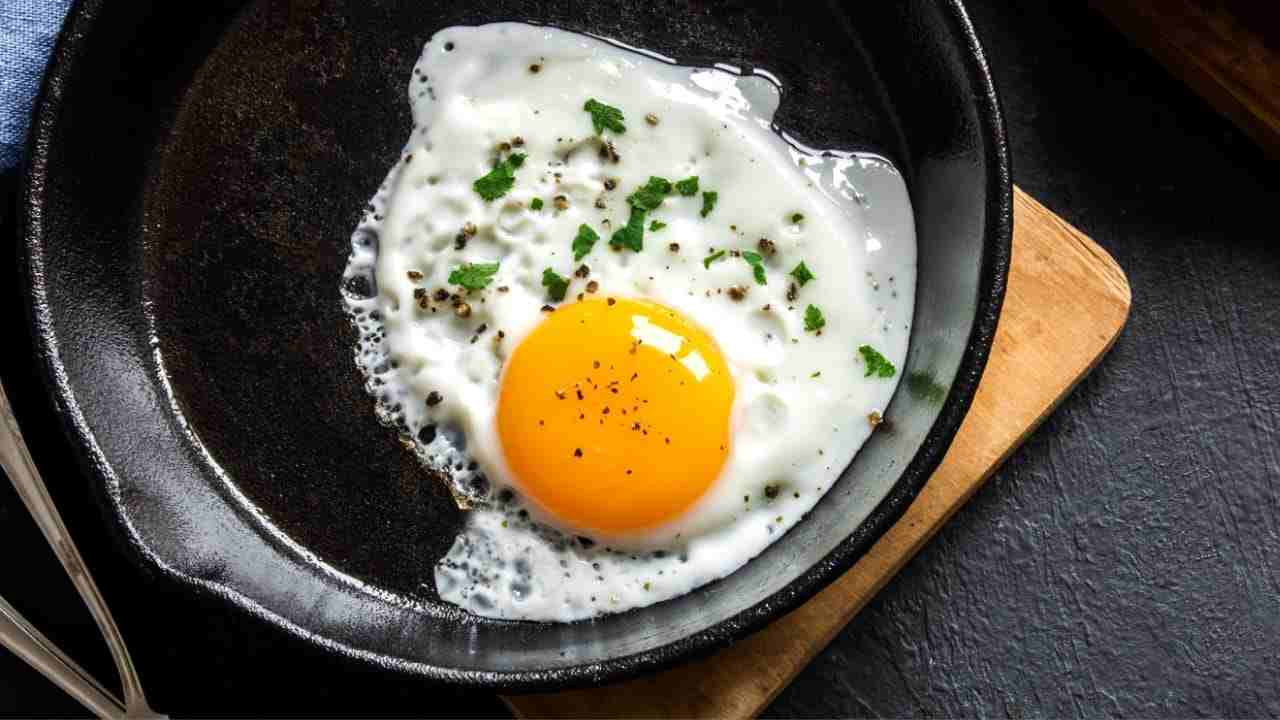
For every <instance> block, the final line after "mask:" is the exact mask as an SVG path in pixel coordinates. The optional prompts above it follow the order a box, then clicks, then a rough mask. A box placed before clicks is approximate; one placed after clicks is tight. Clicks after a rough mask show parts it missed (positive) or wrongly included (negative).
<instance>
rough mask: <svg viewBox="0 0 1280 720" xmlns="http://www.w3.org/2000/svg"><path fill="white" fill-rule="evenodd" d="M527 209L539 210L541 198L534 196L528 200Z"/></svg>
mask: <svg viewBox="0 0 1280 720" xmlns="http://www.w3.org/2000/svg"><path fill="white" fill-rule="evenodd" d="M529 209H530V210H541V209H542V198H534V199H532V200H530V201H529Z"/></svg>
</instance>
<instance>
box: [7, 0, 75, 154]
mask: <svg viewBox="0 0 1280 720" xmlns="http://www.w3.org/2000/svg"><path fill="white" fill-rule="evenodd" d="M71 1H72V0H0V172H8V171H9V170H11V169H13V168H14V167H16V166H17V165H18V163H20V162H21V161H22V155H23V152H24V148H25V146H26V143H27V126H28V125H29V124H30V122H31V106H32V104H34V103H35V100H36V94H37V93H38V92H40V79H41V78H42V77H43V76H44V68H45V65H46V64H48V62H49V53H51V52H53V44H54V41H55V40H57V37H58V29H59V28H61V27H62V20H63V18H65V17H66V15H67V10H68V8H70V7H71Z"/></svg>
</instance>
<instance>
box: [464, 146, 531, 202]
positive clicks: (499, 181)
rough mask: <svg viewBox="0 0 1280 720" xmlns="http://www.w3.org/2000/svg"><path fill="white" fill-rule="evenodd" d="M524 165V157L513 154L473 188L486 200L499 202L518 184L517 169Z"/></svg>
mask: <svg viewBox="0 0 1280 720" xmlns="http://www.w3.org/2000/svg"><path fill="white" fill-rule="evenodd" d="M523 164H524V155H522V154H520V153H512V154H511V155H510V156H509V157H508V158H507V159H506V160H503V161H502V162H499V163H498V164H497V166H496V167H494V168H493V170H490V171H489V174H488V175H485V176H484V177H482V178H479V179H478V180H476V181H475V182H474V183H472V184H471V187H472V188H474V189H475V191H476V193H478V194H479V195H480V197H482V198H484V199H485V200H497V199H498V198H500V197H502V196H503V195H506V194H507V193H508V192H509V191H510V190H511V187H512V186H513V185H515V184H516V168H518V167H520V166H521V165H523Z"/></svg>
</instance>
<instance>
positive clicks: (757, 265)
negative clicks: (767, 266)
mask: <svg viewBox="0 0 1280 720" xmlns="http://www.w3.org/2000/svg"><path fill="white" fill-rule="evenodd" d="M742 259H743V260H746V261H747V264H748V265H750V266H751V274H752V275H754V276H755V278H756V284H757V285H766V284H768V283H766V282H765V279H764V258H762V257H760V253H755V252H751V251H750V250H743V251H742Z"/></svg>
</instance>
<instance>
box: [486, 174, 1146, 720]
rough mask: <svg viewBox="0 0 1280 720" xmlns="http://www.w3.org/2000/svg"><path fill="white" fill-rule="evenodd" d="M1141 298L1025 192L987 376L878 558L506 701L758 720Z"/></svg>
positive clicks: (1105, 345) (534, 710)
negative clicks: (719, 636) (657, 666)
mask: <svg viewBox="0 0 1280 720" xmlns="http://www.w3.org/2000/svg"><path fill="white" fill-rule="evenodd" d="M1129 302H1130V293H1129V283H1128V281H1127V280H1126V279H1125V276H1124V273H1123V272H1122V271H1121V270H1120V267H1119V266H1118V265H1116V263H1115V261H1114V260H1113V259H1112V258H1111V256H1110V255H1108V254H1107V253H1106V251H1104V250H1103V249H1102V248H1100V247H1098V246H1097V245H1096V244H1095V243H1094V242H1093V241H1092V240H1090V239H1089V238H1088V237H1086V236H1085V235H1083V234H1082V233H1080V232H1079V231H1078V230H1076V229H1075V228H1074V227H1072V226H1071V225H1069V224H1067V223H1066V222H1065V221H1063V220H1062V219H1061V218H1059V217H1058V216H1057V215H1054V214H1053V213H1052V212H1050V211H1049V210H1048V209H1046V208H1045V207H1044V206H1043V205H1040V204H1039V203H1038V202H1036V201H1035V200H1033V199H1032V198H1031V197H1030V196H1028V195H1026V194H1025V193H1023V192H1022V191H1021V190H1016V191H1015V195H1014V237H1013V265H1012V268H1011V269H1010V273H1009V287H1008V293H1007V295H1006V298H1005V304H1004V310H1003V312H1002V314H1001V317H1000V323H999V326H998V327H997V329H996V339H995V344H994V345H993V346H992V350H991V358H990V360H989V361H988V364H987V370H986V374H985V375H984V381H983V382H982V384H981V385H980V386H979V388H978V392H977V395H976V396H975V397H974V401H973V406H972V408H971V409H970V410H969V414H968V415H967V416H966V418H965V421H964V424H963V425H961V427H960V432H959V433H958V434H957V435H956V438H955V441H954V442H953V443H952V445H951V448H950V450H949V451H948V452H947V455H946V457H945V458H944V459H943V462H942V464H941V465H940V466H939V467H938V470H937V471H936V472H935V473H934V475H933V477H932V478H930V479H929V482H928V484H927V485H926V486H925V488H924V490H923V491H922V492H921V493H920V496H919V497H918V498H916V501H915V502H914V503H913V504H912V505H911V507H910V508H908V510H907V512H906V514H904V515H903V517H902V518H901V519H900V520H899V521H898V522H897V524H895V525H894V526H893V527H892V528H890V530H889V532H887V533H886V534H885V535H884V537H882V538H881V539H880V540H879V542H877V543H876V544H875V545H874V546H873V547H872V548H871V551H870V552H868V553H867V554H866V556H864V557H863V558H862V559H861V560H859V561H858V563H857V564H856V565H855V566H854V567H853V568H852V569H850V570H849V571H848V572H847V573H845V574H844V575H843V576H841V577H840V578H839V579H838V580H836V581H835V582H834V583H832V584H831V585H830V586H829V587H827V588H826V589H825V590H823V591H822V592H821V593H819V594H818V595H816V596H815V597H814V598H812V599H811V600H809V602H807V603H805V604H804V605H803V606H801V607H800V608H799V609H797V610H795V611H794V612H792V613H790V614H789V615H786V616H785V617H783V618H781V619H780V620H778V621H777V622H775V623H773V624H771V625H770V626H768V627H767V628H765V629H764V630H762V631H761V632H759V633H757V634H755V635H753V636H751V637H748V638H745V639H743V640H741V641H740V642H738V643H737V644H736V645H734V646H732V647H730V648H728V649H726V650H724V651H722V652H720V653H718V654H716V655H713V656H711V657H708V658H705V659H702V660H698V661H694V662H692V663H689V664H686V665H682V666H680V667H677V668H674V669H672V670H668V671H666V672H663V673H659V674H656V675H651V676H648V677H643V678H639V679H636V680H632V681H628V682H625V683H619V684H616V685H610V686H604V687H599V688H591V689H587V690H575V691H569V692H562V693H556V694H546V695H523V696H512V697H507V698H504V700H506V702H507V704H508V705H509V706H510V707H511V709H512V711H513V712H514V713H515V714H516V715H517V716H518V717H594V718H612V717H618V718H622V717H663V718H749V717H754V716H755V715H756V714H758V713H759V712H760V711H761V710H762V709H763V708H764V707H765V706H766V705H768V703H769V702H770V701H771V700H772V699H773V698H774V696H776V695H777V694H778V692H779V691H780V690H781V689H782V688H783V687H785V686H786V685H787V683H789V682H790V681H791V679H792V678H794V677H795V675H796V673H798V672H800V670H801V669H802V668H803V667H804V666H805V665H806V664H807V663H808V662H809V661H810V660H811V659H812V658H813V656H814V655H816V654H817V653H818V652H820V651H821V650H822V649H823V648H824V647H826V645H827V644H828V643H829V642H830V641H831V639H832V638H833V637H834V636H835V634H836V633H837V632H839V631H840V629H841V628H843V627H844V626H845V625H846V624H847V623H848V622H849V620H850V619H852V618H853V616H854V614H855V613H857V612H858V610H860V609H861V608H862V606H863V605H865V604H866V603H867V601H868V600H870V599H871V598H872V597H873V596H874V595H875V594H876V592H878V591H879V590H880V588H882V587H883V586H884V584H885V583H886V582H888V581H889V578H891V577H893V575H894V574H895V573H896V572H897V571H898V570H899V569H900V568H901V567H902V566H903V565H905V564H906V563H907V561H908V560H910V559H911V557H912V556H914V555H915V554H916V552H917V551H918V550H919V549H920V548H921V547H922V546H923V545H924V544H925V543H926V542H927V541H928V540H929V538H931V537H932V536H933V535H934V533H936V532H937V531H938V528H940V527H941V526H942V524H943V523H945V522H946V521H947V519H948V518H950V517H951V515H952V514H953V513H954V512H955V511H956V510H957V509H958V508H959V507H960V506H961V505H963V504H964V503H965V501H967V500H968V499H969V498H970V497H971V496H972V495H973V493H974V492H976V491H977V489H978V488H979V487H981V486H982V483H983V481H985V480H986V479H987V478H988V477H989V476H990V475H991V474H992V472H994V471H995V469H996V468H997V467H999V466H1000V464H1001V463H1002V462H1003V461H1004V460H1005V458H1006V457H1008V456H1009V454H1010V453H1012V452H1013V450H1014V449H1016V448H1017V447H1018V446H1019V445H1020V444H1021V443H1022V441H1023V440H1024V439H1025V438H1026V437H1027V435H1028V434H1030V433H1031V431H1032V430H1034V429H1035V428H1036V426H1038V425H1039V424H1040V422H1041V421H1042V420H1043V419H1044V418H1045V416H1046V415H1047V414H1048V413H1049V412H1050V411H1051V410H1052V409H1053V408H1054V407H1055V406H1056V405H1057V404H1058V403H1059V402H1060V401H1061V400H1062V398H1063V397H1065V396H1066V394H1067V393H1068V392H1070V390H1071V388H1072V387H1074V386H1075V384H1076V383H1077V382H1079V381H1080V379H1081V378H1083V377H1084V376H1085V375H1086V374H1088V372H1089V370H1090V369H1092V368H1093V366H1094V365H1095V364H1097V362H1098V360H1099V359H1100V358H1101V357H1102V355H1103V354H1105V353H1106V351H1107V350H1108V349H1109V348H1110V347H1111V344H1112V343H1113V342H1114V341H1115V339H1116V337H1117V336H1118V335H1119V333H1120V329H1121V328H1122V327H1123V326H1124V323H1125V319H1126V318H1127V317H1128V314H1129Z"/></svg>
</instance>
